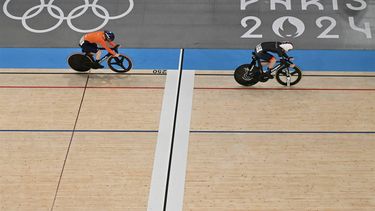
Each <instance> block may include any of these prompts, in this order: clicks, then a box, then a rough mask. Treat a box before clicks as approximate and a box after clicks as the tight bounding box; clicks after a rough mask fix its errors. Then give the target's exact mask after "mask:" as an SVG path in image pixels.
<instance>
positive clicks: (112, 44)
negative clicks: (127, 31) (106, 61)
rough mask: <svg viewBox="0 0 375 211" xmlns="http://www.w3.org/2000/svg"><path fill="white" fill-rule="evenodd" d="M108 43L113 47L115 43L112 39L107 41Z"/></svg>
mask: <svg viewBox="0 0 375 211" xmlns="http://www.w3.org/2000/svg"><path fill="white" fill-rule="evenodd" d="M109 44H110V45H111V46H112V47H115V46H116V45H117V44H116V43H115V42H113V41H111V42H109Z"/></svg>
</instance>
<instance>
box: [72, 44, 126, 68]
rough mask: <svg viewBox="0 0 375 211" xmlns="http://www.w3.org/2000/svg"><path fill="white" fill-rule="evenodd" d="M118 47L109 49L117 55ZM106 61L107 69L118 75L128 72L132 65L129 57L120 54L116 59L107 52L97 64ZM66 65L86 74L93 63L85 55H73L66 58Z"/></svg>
mask: <svg viewBox="0 0 375 211" xmlns="http://www.w3.org/2000/svg"><path fill="white" fill-rule="evenodd" d="M119 46H120V45H116V46H115V47H113V48H111V49H112V50H113V51H115V52H116V53H118V47H119ZM98 49H99V50H105V49H104V48H98ZM104 61H107V64H108V67H109V68H110V69H111V70H112V71H114V72H118V73H124V72H128V71H129V70H130V69H131V68H132V66H133V64H132V61H131V60H130V58H129V57H127V56H125V55H122V54H120V55H119V56H118V57H114V56H112V55H111V54H110V53H109V52H108V53H107V54H106V55H104V56H103V57H102V58H101V59H99V60H98V63H102V62H104ZM68 64H69V66H70V67H71V68H72V69H73V70H75V71H79V72H86V71H88V70H90V69H91V68H93V67H94V66H93V64H94V61H93V60H92V58H91V57H90V56H89V55H88V54H87V53H74V54H72V55H70V56H69V57H68Z"/></svg>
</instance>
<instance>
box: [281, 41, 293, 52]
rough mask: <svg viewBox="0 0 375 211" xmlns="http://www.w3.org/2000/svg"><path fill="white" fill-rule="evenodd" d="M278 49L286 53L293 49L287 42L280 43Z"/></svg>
mask: <svg viewBox="0 0 375 211" xmlns="http://www.w3.org/2000/svg"><path fill="white" fill-rule="evenodd" d="M280 48H282V49H284V51H285V52H288V51H290V50H292V49H293V44H292V43H291V42H288V41H285V42H281V44H280Z"/></svg>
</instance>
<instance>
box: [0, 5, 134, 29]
mask: <svg viewBox="0 0 375 211" xmlns="http://www.w3.org/2000/svg"><path fill="white" fill-rule="evenodd" d="M46 1H47V0H40V5H37V6H34V7H31V8H30V9H28V10H27V11H26V12H25V13H24V14H23V15H22V16H14V15H12V14H10V13H9V11H8V4H9V3H10V2H11V0H6V1H5V3H4V5H3V11H4V13H5V15H7V16H8V17H9V18H12V19H14V20H21V22H22V25H23V27H24V28H25V29H26V30H28V31H30V32H34V33H46V32H50V31H53V30H55V29H56V28H58V27H59V26H60V25H61V24H62V23H63V22H64V20H66V22H67V24H68V26H69V27H70V28H71V29H72V30H74V31H76V32H81V33H87V32H92V31H97V30H99V29H101V28H102V27H104V26H105V25H106V24H107V23H108V21H109V20H114V19H119V18H123V17H125V16H126V15H128V14H129V13H130V12H131V11H132V10H133V7H134V0H128V1H129V8H128V9H127V10H126V11H125V12H124V13H122V14H121V15H117V16H110V15H109V12H108V10H107V9H106V8H104V7H103V6H100V5H97V2H98V0H94V1H93V2H92V3H90V2H89V0H84V1H85V4H84V5H81V6H77V7H76V8H74V9H73V10H72V11H70V12H69V14H68V15H67V16H65V15H64V12H63V11H62V9H61V8H60V7H58V6H56V5H53V2H54V1H55V0H50V1H49V2H48V3H46ZM90 7H91V10H92V12H93V13H94V14H95V15H96V16H97V17H99V18H101V19H103V23H102V24H100V25H99V26H98V27H96V28H93V29H79V28H77V27H75V26H74V25H73V24H72V20H73V19H75V18H78V17H80V16H82V15H83V14H84V13H85V12H86V11H87V10H88V9H89V8H90ZM44 8H47V11H48V13H49V14H50V15H51V16H52V17H53V18H56V19H57V20H58V22H57V23H56V24H55V25H53V26H51V27H50V28H47V29H34V28H31V27H30V26H29V25H28V24H27V22H26V21H27V20H28V19H31V18H34V17H35V16H37V15H39V14H40V13H41V12H42V10H43V9H44ZM98 10H100V11H101V12H102V14H104V15H102V14H100V13H99V12H98ZM56 12H57V14H56Z"/></svg>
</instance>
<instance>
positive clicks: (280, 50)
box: [277, 48, 289, 58]
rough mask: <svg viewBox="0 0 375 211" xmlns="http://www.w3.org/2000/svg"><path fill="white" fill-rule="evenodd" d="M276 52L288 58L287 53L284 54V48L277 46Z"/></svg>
mask: <svg viewBox="0 0 375 211" xmlns="http://www.w3.org/2000/svg"><path fill="white" fill-rule="evenodd" d="M277 54H278V55H279V56H280V57H285V58H289V56H288V54H286V52H285V51H284V50H282V49H281V48H278V49H277Z"/></svg>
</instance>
